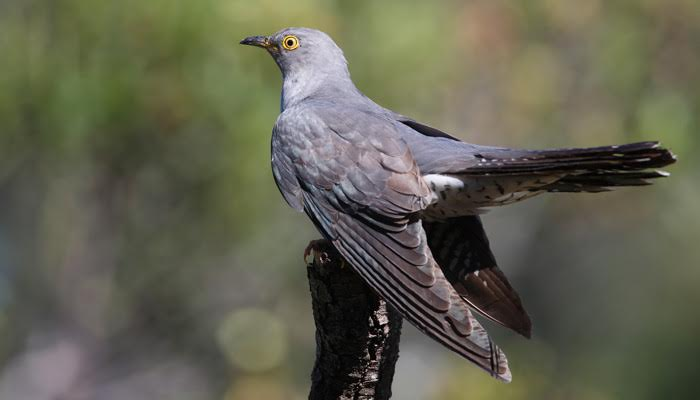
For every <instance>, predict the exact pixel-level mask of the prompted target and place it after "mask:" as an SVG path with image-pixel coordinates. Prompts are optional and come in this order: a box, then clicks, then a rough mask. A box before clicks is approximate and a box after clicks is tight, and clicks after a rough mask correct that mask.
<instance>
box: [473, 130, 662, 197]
mask: <svg viewBox="0 0 700 400" xmlns="http://www.w3.org/2000/svg"><path fill="white" fill-rule="evenodd" d="M475 156H476V157H477V158H478V159H479V163H478V164H477V165H476V166H473V167H471V168H469V171H468V173H469V174H470V175H490V176H499V175H500V176H503V175H506V176H518V175H529V176H532V175H535V176H537V175H547V176H556V175H560V176H561V178H560V179H558V180H557V181H555V182H551V183H548V184H546V185H542V186H538V187H532V188H530V190H531V191H549V192H604V191H607V190H610V188H614V187H620V186H645V185H650V184H651V182H650V180H651V179H656V178H662V177H666V176H668V175H669V174H668V173H666V172H664V171H657V170H656V168H662V167H665V166H667V165H670V164H673V163H674V162H676V156H675V155H674V154H673V153H672V152H671V151H669V150H667V149H665V148H663V147H661V146H660V145H659V143H658V142H639V143H630V144H623V145H619V146H604V147H591V148H584V149H551V150H510V149H500V148H498V149H487V150H486V151H481V152H479V153H477V154H476V155H475Z"/></svg>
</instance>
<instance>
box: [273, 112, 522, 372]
mask: <svg viewBox="0 0 700 400" xmlns="http://www.w3.org/2000/svg"><path fill="white" fill-rule="evenodd" d="M295 112H296V114H295ZM285 113H287V112H286V111H285ZM275 129H276V131H277V134H278V135H279V136H280V137H281V138H287V137H290V138H293V139H290V140H288V141H285V140H282V142H283V143H281V145H282V147H283V148H284V150H283V151H284V152H285V153H287V154H289V155H290V159H291V162H292V163H293V165H294V167H295V174H296V176H297V179H298V181H299V183H300V187H301V188H302V197H303V203H304V210H305V211H306V213H307V214H308V215H309V216H310V218H311V219H312V220H313V221H314V223H315V224H316V226H317V227H318V228H319V229H320V231H321V232H322V233H323V235H324V236H325V237H326V238H327V239H329V240H331V241H332V243H333V244H334V245H335V247H336V248H337V249H338V251H339V252H340V253H341V254H342V255H343V257H344V258H345V259H346V260H347V261H348V262H349V263H350V264H351V265H352V267H353V268H354V269H355V270H356V271H357V272H358V273H359V275H360V276H361V277H362V278H363V279H364V280H365V281H366V282H367V284H368V285H370V286H371V287H372V288H373V289H374V290H375V291H376V292H377V293H378V294H379V295H381V296H382V297H383V298H384V299H386V300H387V301H388V302H389V303H390V304H391V305H392V306H393V307H394V308H396V309H397V310H398V311H399V312H400V313H401V314H402V315H403V316H404V318H406V319H407V320H408V321H409V322H411V323H412V324H414V325H415V326H416V327H418V328H419V329H420V330H421V331H423V332H425V333H426V334H428V335H429V336H431V337H432V338H433V339H435V340H437V341H438V342H440V343H442V344H443V345H445V346H446V347H448V348H450V349H451V350H453V351H455V352H457V353H458V354H460V355H462V356H464V357H466V358H467V359H469V360H471V361H472V362H474V363H475V364H477V365H478V366H479V367H481V368H482V369H484V370H486V371H487V372H489V373H490V374H492V375H493V376H496V377H498V378H500V379H502V380H506V381H509V380H510V371H509V369H508V364H507V360H506V357H505V355H504V354H503V352H502V351H501V350H500V349H499V348H498V347H497V346H496V345H495V344H494V343H493V342H492V341H491V339H490V338H489V336H488V334H487V333H486V331H485V330H484V329H483V328H482V327H481V325H480V324H479V323H478V321H477V320H476V319H475V318H474V317H473V316H472V314H471V312H470V310H469V307H468V306H467V304H466V303H465V302H464V300H463V299H462V298H461V297H460V295H459V294H458V293H457V292H456V291H455V289H454V288H453V287H452V285H450V283H449V282H448V281H447V279H446V278H445V276H444V274H443V272H442V270H441V269H440V267H439V266H438V264H437V263H436V262H435V260H434V259H433V256H432V254H431V252H430V248H429V247H428V244H427V239H426V235H425V231H424V230H423V227H422V224H421V221H420V219H419V218H418V212H419V211H420V210H422V209H423V208H424V207H425V206H426V204H427V201H428V200H427V199H428V196H429V193H430V191H429V189H428V187H427V186H426V184H425V182H424V181H423V180H422V178H421V175H420V173H419V170H418V168H417V166H416V163H415V161H414V160H413V157H412V155H411V152H410V151H409V149H408V147H407V145H406V144H405V143H404V142H403V141H402V140H401V139H400V138H399V135H398V132H397V131H396V128H395V127H394V126H393V125H392V123H390V122H389V121H387V120H385V119H381V118H378V117H375V116H372V115H369V114H364V113H361V112H357V111H355V112H348V111H347V110H339V109H337V108H334V107H328V108H323V109H320V110H319V109H318V107H317V108H316V109H306V110H299V111H292V112H289V113H288V115H287V116H286V117H285V118H282V119H281V120H278V124H277V126H276V128H275Z"/></svg>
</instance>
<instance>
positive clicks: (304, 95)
mask: <svg viewBox="0 0 700 400" xmlns="http://www.w3.org/2000/svg"><path fill="white" fill-rule="evenodd" d="M283 79H284V82H283V84H282V98H281V104H280V111H284V110H285V109H287V108H290V107H293V106H295V105H297V104H299V103H301V102H302V101H304V100H306V99H310V98H313V99H323V98H326V97H330V96H332V97H333V98H340V99H342V98H347V97H354V96H362V95H361V94H360V91H359V90H357V88H356V87H355V84H353V82H352V80H351V79H350V74H333V73H326V72H325V71H324V72H318V71H314V72H311V71H309V70H304V69H302V70H297V71H293V72H289V73H287V74H285V75H284V76H283Z"/></svg>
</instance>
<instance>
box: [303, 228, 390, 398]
mask: <svg viewBox="0 0 700 400" xmlns="http://www.w3.org/2000/svg"><path fill="white" fill-rule="evenodd" d="M309 248H310V249H312V251H313V255H314V257H313V262H312V263H310V264H308V266H307V274H308V278H309V286H310V288H311V300H312V307H313V315H314V322H315V324H316V362H315V365H314V369H313V372H312V374H311V393H310V394H309V399H311V400H333V399H342V400H350V399H352V400H359V399H362V400H365V399H367V400H368V399H376V400H382V399H388V398H389V397H391V383H392V380H393V378H394V366H395V365H396V361H397V359H398V357H399V338H400V336H401V316H400V315H399V314H398V313H397V312H396V311H395V310H393V309H392V308H391V307H390V306H389V305H387V303H386V302H385V301H384V300H382V299H381V298H379V297H378V296H377V295H376V294H375V293H374V292H373V291H372V290H371V289H370V288H369V287H368V286H367V285H366V284H365V282H364V281H363V280H362V279H361V278H360V277H359V276H358V275H357V274H356V273H355V272H354V271H353V270H352V268H351V267H350V266H349V265H347V264H346V263H345V261H344V260H343V258H342V257H341V256H340V254H338V252H337V251H336V250H335V248H334V247H333V245H332V244H331V243H330V242H328V241H326V240H315V241H312V242H311V243H310V244H309Z"/></svg>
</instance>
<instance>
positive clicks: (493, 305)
mask: <svg viewBox="0 0 700 400" xmlns="http://www.w3.org/2000/svg"><path fill="white" fill-rule="evenodd" d="M241 44H244V45H252V46H258V47H262V48H264V49H266V50H267V51H268V53H269V54H270V55H271V56H272V58H273V59H274V60H275V62H276V63H277V65H278V66H279V69H280V70H281V72H282V77H283V84H282V98H281V113H280V115H279V117H278V118H277V121H276V123H275V125H274V128H273V131H272V171H273V175H274V179H275V182H276V183H277V186H278V187H279V190H280V192H281V193H282V196H283V197H284V199H285V200H286V202H287V203H288V204H289V205H290V206H291V207H292V208H294V209H296V210H297V211H300V212H304V213H306V215H307V216H308V217H309V218H310V219H311V221H313V223H314V225H315V226H316V228H317V229H318V230H319V231H320V233H321V234H322V235H323V237H324V238H326V239H327V240H329V241H330V242H331V243H333V245H334V246H335V247H336V248H337V250H338V252H339V253H340V254H341V255H342V256H343V257H344V258H345V260H346V261H347V263H348V264H349V265H350V266H351V267H352V268H353V269H354V270H355V271H356V272H357V273H358V274H359V275H360V276H361V277H362V279H364V281H365V282H366V283H367V284H368V285H369V286H370V287H371V288H372V289H373V290H375V291H376V292H377V293H378V294H379V295H380V296H382V297H383V298H384V299H385V300H386V301H387V302H388V303H389V304H391V305H392V306H393V307H394V308H395V309H396V310H397V311H398V312H399V313H400V314H401V315H402V316H403V317H404V318H405V319H407V320H408V321H409V322H411V323H412V324H413V325H414V326H416V327H417V328H418V329H419V330H420V331H422V332H424V333H425V334H426V335H428V336H430V337H431V338H433V339H434V340H436V341H438V342H439V343H441V344H442V345H444V346H445V347H447V348H449V349H450V350H452V351H454V352H456V353H458V354H460V355H461V356H463V357H465V358H467V359H468V360H470V361H471V362H473V363H474V364H476V365H477V366H479V367H481V368H482V369H484V370H485V371H487V372H488V373H490V374H491V375H493V376H495V377H497V378H499V379H501V380H504V381H510V379H511V373H510V370H509V368H508V362H507V360H506V356H505V355H504V353H503V352H502V350H500V349H499V348H498V347H497V346H496V345H495V344H494V343H493V342H492V340H491V339H490V337H489V336H488V334H487V332H486V331H485V329H484V328H483V327H482V326H481V324H479V322H478V321H477V319H476V318H474V313H477V314H480V315H481V316H483V317H485V318H488V319H490V320H492V321H495V322H497V323H499V324H501V325H503V326H505V327H507V328H510V329H512V330H514V331H515V332H517V333H519V334H521V335H523V336H526V337H529V336H530V332H531V323H530V318H529V317H528V314H527V313H526V311H525V309H524V308H523V305H522V302H521V300H520V297H519V296H518V294H517V292H516V291H515V290H514V289H513V287H512V286H511V284H510V283H509V282H508V279H507V278H506V276H505V275H504V274H503V272H502V271H501V270H500V269H499V268H498V265H497V263H496V259H495V257H494V255H493V253H492V251H491V249H490V247H489V240H488V238H487V236H486V234H485V232H484V228H483V226H482V223H481V220H480V217H479V215H480V214H482V213H483V212H484V211H485V210H487V209H488V208H490V207H495V206H502V205H507V204H512V203H515V202H517V201H521V200H524V199H528V198H531V197H533V196H537V195H539V194H541V193H547V192H568V193H572V192H574V193H578V192H602V191H607V190H610V189H612V188H616V187H621V186H642V185H647V184H649V183H650V180H651V179H655V178H659V177H664V176H668V174H667V173H666V172H663V171H660V170H657V168H661V167H664V166H666V165H669V164H671V163H673V162H674V161H675V156H674V155H673V154H672V153H671V152H670V151H668V150H666V149H664V148H662V147H660V146H659V143H657V142H641V143H631V144H622V145H617V146H604V147H592V148H569V149H547V150H523V149H510V148H503V147H492V146H480V145H475V144H470V143H465V142H463V141H461V140H459V139H457V138H455V137H453V136H451V135H449V134H447V133H445V132H442V131H440V130H438V129H435V128H433V127H430V126H428V125H425V124H422V123H420V122H418V121H416V120H414V119H411V118H409V117H406V116H404V115H401V114H398V113H396V112H394V111H391V110H388V109H386V108H383V107H381V106H380V105H378V104H377V103H375V102H373V101H372V100H371V99H369V98H368V97H367V96H365V95H364V94H362V92H360V90H358V89H357V87H356V86H355V85H354V84H353V82H352V80H351V78H350V73H349V71H348V66H347V62H346V60H345V57H344V55H343V52H342V50H341V49H340V48H339V47H338V46H337V45H336V44H335V43H334V41H333V40H332V39H331V38H330V37H329V36H328V35H327V34H325V33H323V32H320V31H317V30H313V29H308V28H287V29H284V30H282V31H280V32H277V33H275V34H273V35H270V36H251V37H248V38H245V39H243V40H242V41H241Z"/></svg>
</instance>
